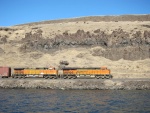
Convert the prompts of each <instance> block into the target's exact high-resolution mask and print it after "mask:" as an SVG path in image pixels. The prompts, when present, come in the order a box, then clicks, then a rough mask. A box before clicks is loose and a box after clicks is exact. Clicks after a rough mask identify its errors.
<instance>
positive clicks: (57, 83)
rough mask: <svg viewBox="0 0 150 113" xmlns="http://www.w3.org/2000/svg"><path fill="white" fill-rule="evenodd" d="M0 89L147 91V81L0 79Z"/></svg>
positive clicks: (149, 82)
mask: <svg viewBox="0 0 150 113" xmlns="http://www.w3.org/2000/svg"><path fill="white" fill-rule="evenodd" d="M0 88H8V89H61V90H68V89H87V90H88V89H94V90H95V89H97V90H106V89H113V90H149V89H150V80H149V79H112V80H97V79H75V80H63V79H57V80H48V79H47V80H45V79H44V80H43V79H0Z"/></svg>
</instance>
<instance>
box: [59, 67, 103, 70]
mask: <svg viewBox="0 0 150 113" xmlns="http://www.w3.org/2000/svg"><path fill="white" fill-rule="evenodd" d="M77 69H101V67H64V68H62V70H77Z"/></svg>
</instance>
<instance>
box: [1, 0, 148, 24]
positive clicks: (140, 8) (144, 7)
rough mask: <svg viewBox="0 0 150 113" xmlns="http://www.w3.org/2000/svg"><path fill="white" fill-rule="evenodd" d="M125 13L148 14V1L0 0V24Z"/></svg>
mask: <svg viewBox="0 0 150 113" xmlns="http://www.w3.org/2000/svg"><path fill="white" fill-rule="evenodd" d="M125 14H150V0H0V26H13V25H17V24H24V23H30V22H38V21H44V20H56V19H65V18H75V17H83V16H101V15H125Z"/></svg>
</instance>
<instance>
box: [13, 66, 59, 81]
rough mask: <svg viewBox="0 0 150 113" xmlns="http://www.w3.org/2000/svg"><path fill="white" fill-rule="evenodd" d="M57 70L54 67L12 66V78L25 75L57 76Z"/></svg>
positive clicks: (24, 76)
mask: <svg viewBox="0 0 150 113" xmlns="http://www.w3.org/2000/svg"><path fill="white" fill-rule="evenodd" d="M57 75H58V72H57V70H55V68H35V69H32V68H31V69H30V68H14V73H13V75H12V77H13V78H26V77H42V78H46V79H47V78H57V77H58V76H57Z"/></svg>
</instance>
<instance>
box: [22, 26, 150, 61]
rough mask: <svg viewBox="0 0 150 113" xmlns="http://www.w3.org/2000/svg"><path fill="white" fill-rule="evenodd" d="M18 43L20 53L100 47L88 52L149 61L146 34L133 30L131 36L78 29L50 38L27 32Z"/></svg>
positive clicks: (148, 34) (149, 43)
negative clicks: (20, 44)
mask: <svg viewBox="0 0 150 113" xmlns="http://www.w3.org/2000/svg"><path fill="white" fill-rule="evenodd" d="M20 43H23V45H22V46H21V47H20V51H21V52H31V51H41V52H44V53H51V52H52V50H55V51H57V50H59V49H65V48H77V47H83V48H92V47H96V46H100V47H102V48H103V50H101V49H96V50H94V51H92V52H91V53H92V55H93V56H103V57H105V58H107V59H111V60H119V59H122V58H123V59H125V60H141V59H146V58H150V31H144V32H143V33H142V32H141V31H137V32H136V33H134V34H133V35H132V36H131V37H130V34H129V33H127V32H125V31H123V30H122V29H117V30H115V31H113V32H112V33H111V34H106V33H105V32H104V31H100V29H97V30H95V31H94V33H90V32H85V31H84V30H78V31H77V32H76V33H72V34H71V33H68V32H64V33H63V34H62V35H57V36H55V37H54V38H52V39H45V38H43V37H42V30H38V31H37V32H36V33H34V34H31V33H27V34H26V35H25V38H23V39H22V40H21V42H20Z"/></svg>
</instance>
